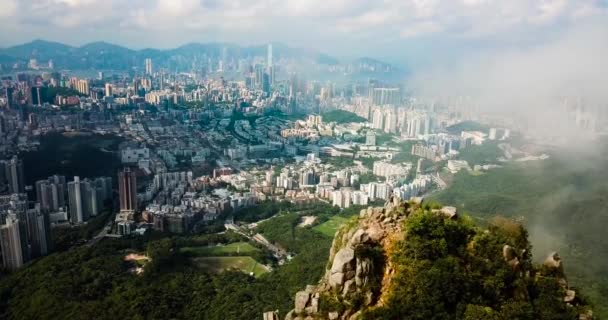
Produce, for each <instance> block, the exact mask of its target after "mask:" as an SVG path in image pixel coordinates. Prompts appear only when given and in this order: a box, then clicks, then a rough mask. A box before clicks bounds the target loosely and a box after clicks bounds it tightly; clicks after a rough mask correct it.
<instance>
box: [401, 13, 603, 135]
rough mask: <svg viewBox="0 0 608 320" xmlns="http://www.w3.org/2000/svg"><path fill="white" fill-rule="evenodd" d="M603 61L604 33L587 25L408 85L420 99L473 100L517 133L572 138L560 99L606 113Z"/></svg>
mask: <svg viewBox="0 0 608 320" xmlns="http://www.w3.org/2000/svg"><path fill="white" fill-rule="evenodd" d="M606 56H608V28H606V25H605V23H604V21H603V20H602V21H592V22H589V23H586V24H584V25H579V26H577V27H574V28H572V29H570V30H569V31H568V32H566V33H563V34H559V35H558V36H557V37H555V38H553V39H552V40H550V41H548V42H545V43H539V44H536V45H534V46H532V47H521V48H517V47H516V48H510V49H508V50H502V49H500V50H497V49H490V50H484V51H481V52H477V53H476V54H472V55H469V56H467V57H465V58H463V59H461V60H460V61H458V62H456V63H454V64H452V65H451V66H439V67H438V66H434V67H431V68H428V69H423V70H418V72H416V73H415V75H414V76H413V77H412V78H411V79H410V81H409V85H410V87H411V89H412V90H413V92H414V93H415V94H420V95H423V96H426V97H434V98H438V99H439V98H447V97H452V98H454V97H473V98H474V101H475V102H474V104H475V105H476V106H477V107H479V108H480V109H481V110H484V111H486V112H494V113H497V114H501V115H507V116H509V118H517V119H519V120H521V121H520V122H519V123H518V125H521V128H522V129H526V130H534V131H535V133H538V134H540V135H555V136H560V137H577V135H578V134H580V133H581V132H580V130H579V129H578V128H577V127H576V126H575V125H574V120H573V116H572V115H571V114H568V113H566V112H565V110H564V101H565V100H564V99H565V98H568V99H570V103H573V102H574V101H577V100H578V99H580V100H581V101H582V104H584V106H585V107H586V108H587V110H593V109H596V110H599V109H603V110H606V109H608V91H607V90H606V88H605V85H604V84H605V81H604V79H605V77H606V74H608V61H607V60H606V59H605V58H604V57H606Z"/></svg>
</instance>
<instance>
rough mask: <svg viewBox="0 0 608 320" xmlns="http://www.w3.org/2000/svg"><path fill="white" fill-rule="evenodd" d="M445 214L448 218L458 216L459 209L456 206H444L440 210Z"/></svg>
mask: <svg viewBox="0 0 608 320" xmlns="http://www.w3.org/2000/svg"><path fill="white" fill-rule="evenodd" d="M439 212H441V213H442V214H443V216H444V217H446V218H448V219H454V218H456V217H457V216H458V211H457V210H456V208H455V207H443V208H441V210H439Z"/></svg>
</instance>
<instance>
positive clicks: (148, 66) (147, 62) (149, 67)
mask: <svg viewBox="0 0 608 320" xmlns="http://www.w3.org/2000/svg"><path fill="white" fill-rule="evenodd" d="M145 65H146V74H147V75H152V59H150V58H147V59H146V60H145Z"/></svg>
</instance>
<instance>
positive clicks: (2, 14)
mask: <svg viewBox="0 0 608 320" xmlns="http://www.w3.org/2000/svg"><path fill="white" fill-rule="evenodd" d="M16 13H17V1H16V0H2V1H1V2H0V18H10V17H13V16H14V15H15V14H16Z"/></svg>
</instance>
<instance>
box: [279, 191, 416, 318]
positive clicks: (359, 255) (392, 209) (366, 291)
mask: <svg viewBox="0 0 608 320" xmlns="http://www.w3.org/2000/svg"><path fill="white" fill-rule="evenodd" d="M408 208H409V205H408V204H407V203H400V202H394V203H389V204H388V205H387V206H386V207H376V208H372V207H370V208H367V209H363V210H361V212H360V214H359V220H358V223H357V225H356V226H355V227H352V228H350V229H343V230H339V231H338V232H337V233H336V236H335V238H334V241H333V244H332V248H331V250H330V258H329V259H330V260H329V261H330V263H329V264H328V267H329V268H328V269H327V270H326V272H325V276H324V277H323V279H322V280H321V281H320V282H319V285H318V286H316V287H314V288H311V287H308V288H307V289H306V290H305V291H300V292H298V293H297V294H296V297H295V308H294V309H293V310H292V311H291V312H290V313H289V314H288V315H287V317H286V319H287V320H300V319H301V320H304V319H308V318H314V319H346V320H349V319H353V320H354V319H358V317H359V316H360V312H359V311H358V310H343V311H338V310H330V311H326V312H324V313H321V312H320V311H319V303H320V298H321V296H322V295H326V296H334V297H336V298H338V297H339V299H342V300H348V299H350V297H351V296H352V295H354V294H358V295H359V296H361V297H363V298H364V299H363V300H364V301H363V303H364V304H365V305H368V306H370V305H373V304H376V303H377V302H378V300H379V299H380V295H381V292H380V289H381V285H383V284H385V283H386V282H387V281H390V276H391V275H392V272H390V271H387V270H389V269H391V267H390V265H389V264H386V263H384V262H382V263H379V262H378V261H376V260H378V257H374V256H371V255H370V252H378V253H380V254H381V255H384V254H385V253H384V252H385V251H386V249H387V248H388V247H390V245H391V244H392V243H393V242H394V241H397V240H399V238H394V237H392V236H394V235H399V234H403V233H402V231H403V230H402V226H403V222H404V220H405V219H406V218H407V214H408ZM380 260H381V261H384V259H380ZM385 278H386V279H385Z"/></svg>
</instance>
